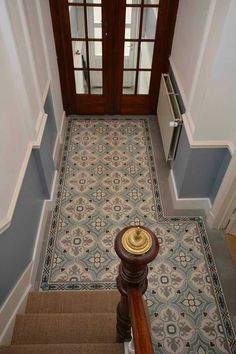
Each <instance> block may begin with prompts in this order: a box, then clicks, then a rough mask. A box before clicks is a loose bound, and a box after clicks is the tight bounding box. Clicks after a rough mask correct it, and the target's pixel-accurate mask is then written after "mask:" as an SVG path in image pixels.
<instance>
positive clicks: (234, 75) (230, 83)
mask: <svg viewBox="0 0 236 354" xmlns="http://www.w3.org/2000/svg"><path fill="white" fill-rule="evenodd" d="M235 15H236V1H235V0H233V1H231V5H230V8H229V11H228V13H227V16H226V19H225V24H224V28H223V31H222V36H221V41H220V45H219V47H218V51H217V53H216V57H215V61H214V63H213V65H212V70H211V76H210V78H209V81H208V86H207V90H206V95H205V97H204V100H203V104H202V109H201V110H200V114H199V117H198V125H197V126H196V132H195V135H196V138H197V139H199V138H200V137H201V138H202V139H217V140H221V139H230V140H232V141H233V142H234V143H235V145H236V40H235V33H236V21H235ZM212 127H214V129H212Z"/></svg>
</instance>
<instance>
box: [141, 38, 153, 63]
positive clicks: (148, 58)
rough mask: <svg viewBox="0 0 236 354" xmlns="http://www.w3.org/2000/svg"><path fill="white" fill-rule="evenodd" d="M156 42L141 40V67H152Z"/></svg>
mask: <svg viewBox="0 0 236 354" xmlns="http://www.w3.org/2000/svg"><path fill="white" fill-rule="evenodd" d="M153 49H154V42H141V45H140V60H139V68H140V69H150V70H151V67H152V58H153Z"/></svg>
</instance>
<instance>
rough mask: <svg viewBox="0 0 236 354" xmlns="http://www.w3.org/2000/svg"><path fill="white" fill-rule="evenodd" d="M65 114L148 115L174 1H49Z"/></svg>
mask: <svg viewBox="0 0 236 354" xmlns="http://www.w3.org/2000/svg"><path fill="white" fill-rule="evenodd" d="M50 6H51V14H52V20H53V28H54V36H55V43H56V49H57V56H58V64H59V72H60V80H61V88H62V95H63V102H64V107H65V110H66V112H67V113H68V114H72V113H74V114H152V113H155V112H156V105H157V99H158V93H159V86H160V78H161V73H162V72H165V71H166V70H167V68H168V57H169V54H170V50H171V44H172V37H173V32H174V24H175V18H176V13H177V7H178V0H74V1H73V0H69V1H67V0H50Z"/></svg>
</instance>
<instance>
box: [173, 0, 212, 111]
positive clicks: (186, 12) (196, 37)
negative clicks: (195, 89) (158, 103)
mask: <svg viewBox="0 0 236 354" xmlns="http://www.w3.org/2000/svg"><path fill="white" fill-rule="evenodd" d="M210 5H211V1H206V0H198V1H193V0H180V2H179V10H178V15H177V22H176V28H175V34H174V40H173V46H172V53H171V59H172V61H173V63H174V65H175V69H176V71H177V73H178V76H179V79H180V80H181V83H180V84H181V86H182V88H183V90H184V95H185V97H186V98H187V102H185V104H186V105H188V102H189V99H190V95H191V90H192V85H193V83H194V77H195V74H196V71H197V66H198V61H199V56H200V52H201V45H202V40H203V36H204V31H205V26H206V23H207V18H208V13H209V9H210Z"/></svg>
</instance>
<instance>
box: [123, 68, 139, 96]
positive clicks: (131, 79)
mask: <svg viewBox="0 0 236 354" xmlns="http://www.w3.org/2000/svg"><path fill="white" fill-rule="evenodd" d="M135 79H136V71H128V70H127V71H124V72H123V88H122V93H123V95H134V94H135Z"/></svg>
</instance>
